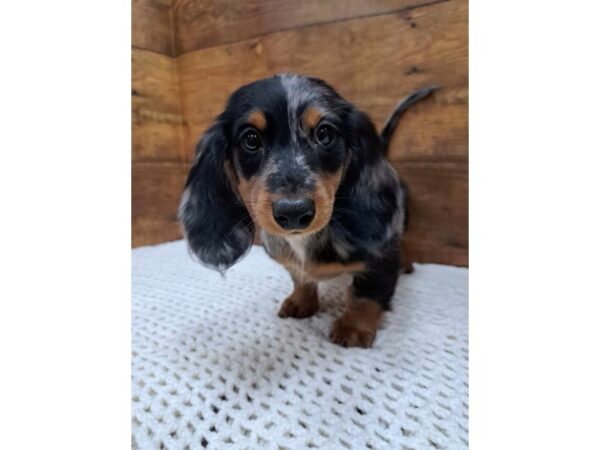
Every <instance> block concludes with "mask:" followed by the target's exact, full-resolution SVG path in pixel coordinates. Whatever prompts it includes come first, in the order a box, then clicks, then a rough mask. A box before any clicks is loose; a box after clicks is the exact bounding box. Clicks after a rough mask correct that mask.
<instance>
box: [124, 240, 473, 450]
mask: <svg viewBox="0 0 600 450" xmlns="http://www.w3.org/2000/svg"><path fill="white" fill-rule="evenodd" d="M467 283H468V270H467V269H461V268H455V267H449V266H440V265H432V264H427V265H416V266H415V272H414V273H413V274H411V275H405V276H402V277H401V278H400V281H399V283H398V287H397V290H396V294H395V297H394V300H393V303H392V307H393V311H392V312H390V313H386V316H385V319H384V323H383V326H382V328H381V330H380V331H379V333H378V335H377V338H376V340H375V345H374V347H373V348H371V349H358V348H350V349H346V348H342V347H339V346H337V345H334V344H332V343H330V342H329V340H328V334H329V327H330V325H331V322H332V320H333V319H334V318H336V317H337V316H339V315H340V314H341V313H342V309H343V287H341V286H339V285H335V284H331V283H329V285H325V286H320V298H321V310H320V312H319V313H318V314H317V315H315V316H314V317H311V318H309V319H303V320H297V319H280V318H278V317H277V310H278V305H279V304H280V303H281V301H282V300H283V299H284V298H285V297H286V296H287V295H288V294H289V293H290V292H291V290H292V283H291V280H290V278H289V276H288V274H287V272H286V271H285V270H284V269H283V268H282V267H280V266H279V265H278V264H277V263H275V262H274V261H272V260H271V259H270V258H269V257H268V256H267V255H266V254H265V253H264V251H263V250H262V249H261V248H259V247H254V248H253V249H252V251H251V252H250V254H249V255H248V256H247V257H246V258H245V259H244V260H243V261H242V262H241V263H239V264H237V265H236V266H234V267H233V268H231V269H230V270H229V271H228V272H227V274H226V276H225V277H223V276H221V275H219V274H218V273H217V272H214V271H211V270H209V269H205V268H203V267H202V266H200V265H199V264H197V263H195V262H193V261H192V260H191V259H190V257H189V255H188V253H187V250H186V247H185V244H184V243H183V242H182V241H178V242H173V243H168V244H163V245H159V246H155V247H146V248H139V249H136V250H134V251H133V256H132V291H133V295H132V297H133V310H132V327H133V328H132V336H133V337H132V339H133V342H132V346H133V347H132V349H133V357H132V377H133V380H132V415H133V425H132V430H133V436H132V445H133V447H134V448H139V449H158V448H165V449H171V450H173V449H190V450H191V449H204V448H206V449H217V450H227V449H273V450H282V449H289V450H296V449H313V448H314V449H342V450H345V449H393V450H423V449H433V450H436V449H438V450H439V449H466V448H467V447H468V428H467V427H468V343H467V341H468V326H467V318H468V304H467ZM321 288H322V289H321Z"/></svg>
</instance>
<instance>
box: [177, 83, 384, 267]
mask: <svg viewBox="0 0 600 450" xmlns="http://www.w3.org/2000/svg"><path fill="white" fill-rule="evenodd" d="M361 128H362V129H361ZM357 135H359V136H360V137H358V138H357ZM365 139H366V140H367V141H368V142H370V143H371V144H372V145H373V146H377V145H378V137H377V135H376V133H375V129H374V127H373V126H372V124H371V122H370V121H369V120H368V118H366V116H365V115H364V114H362V113H359V112H358V111H357V110H356V109H355V108H354V107H353V106H352V105H351V104H350V103H348V102H346V101H345V100H343V99H342V98H341V97H340V96H339V95H338V94H337V93H336V92H335V91H334V90H333V89H332V88H331V87H329V86H328V85H327V84H325V83H324V82H322V81H321V80H318V79H314V78H307V77H302V76H297V75H279V76H275V77H273V78H269V79H265V80H260V81H257V82H254V83H252V84H250V85H247V86H244V87H242V88H240V89H238V90H237V91H236V92H234V93H233V94H232V96H231V97H230V98H229V101H228V103H227V106H226V109H225V111H224V112H223V113H221V114H220V115H219V117H218V118H217V120H216V123H215V124H214V125H213V126H212V127H211V128H210V129H209V130H208V131H207V132H206V134H205V135H204V136H203V137H202V139H201V140H200V143H199V144H198V148H197V154H196V160H195V162H194V165H193V167H192V169H191V171H190V174H189V177H188V180H187V184H186V190H185V192H184V195H183V199H182V203H181V208H180V217H181V220H182V223H183V226H184V231H185V235H186V238H187V240H188V243H189V245H190V249H191V250H192V252H193V253H194V254H195V255H196V256H197V257H198V258H199V259H200V260H201V261H202V262H203V263H205V264H207V265H209V266H211V267H214V268H217V269H220V270H223V269H225V268H227V267H229V266H231V265H232V264H234V263H235V262H236V261H237V260H238V259H239V258H240V257H241V256H243V255H244V253H245V252H246V251H247V250H248V249H249V247H250V246H251V244H252V241H253V237H254V232H255V225H258V226H259V227H261V228H263V229H264V230H265V231H266V232H267V233H270V234H274V235H279V236H283V237H291V236H303V235H309V234H312V233H315V232H317V231H319V230H321V229H323V228H324V227H325V226H327V224H328V223H329V221H330V219H331V215H332V211H333V205H334V201H335V196H336V192H337V190H338V187H339V184H340V181H341V180H342V177H343V174H344V171H345V168H346V166H347V163H348V159H349V155H350V154H351V153H352V151H353V150H352V149H353V147H356V146H357V145H358V141H360V142H362V143H363V144H364V143H365ZM368 142H367V144H368ZM374 150H375V149H374Z"/></svg>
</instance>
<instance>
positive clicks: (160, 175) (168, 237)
mask: <svg viewBox="0 0 600 450" xmlns="http://www.w3.org/2000/svg"><path fill="white" fill-rule="evenodd" d="M186 176H187V167H184V166H183V165H182V164H170V163H134V164H133V166H132V191H131V194H132V198H131V205H132V208H131V219H132V223H131V228H132V246H133V247H137V246H140V245H150V244H157V243H160V242H166V241H172V240H175V239H180V238H181V236H182V234H181V229H180V225H179V222H178V220H177V208H178V206H179V199H180V196H181V193H182V192H183V186H184V184H185V179H186Z"/></svg>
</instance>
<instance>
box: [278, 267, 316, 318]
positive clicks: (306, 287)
mask: <svg viewBox="0 0 600 450" xmlns="http://www.w3.org/2000/svg"><path fill="white" fill-rule="evenodd" d="M292 280H293V281H294V292H292V293H291V294H290V296H289V297H288V298H286V299H285V301H284V302H283V304H282V305H281V308H280V309H279V313H278V315H279V317H295V318H297V319H303V318H305V317H310V316H312V315H313V314H315V313H316V312H317V311H318V310H319V296H318V293H317V283H314V282H306V281H303V280H300V279H298V278H297V277H296V276H294V275H293V274H292Z"/></svg>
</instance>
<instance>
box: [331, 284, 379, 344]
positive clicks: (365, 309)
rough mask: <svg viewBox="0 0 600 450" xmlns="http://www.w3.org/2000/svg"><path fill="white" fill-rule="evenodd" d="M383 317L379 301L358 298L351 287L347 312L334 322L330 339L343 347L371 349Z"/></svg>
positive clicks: (347, 301)
mask: <svg viewBox="0 0 600 450" xmlns="http://www.w3.org/2000/svg"><path fill="white" fill-rule="evenodd" d="M382 316H383V308H382V307H381V305H380V304H379V303H378V302H377V301H375V300H371V299H369V298H364V297H356V296H355V295H354V289H353V287H352V286H350V287H349V288H348V291H347V293H346V310H345V311H344V313H343V314H342V315H341V316H340V317H339V318H338V319H336V320H335V321H334V322H333V326H332V327H331V333H330V335H329V337H330V338H331V340H332V341H333V342H334V343H335V344H339V345H341V346H342V347H364V348H368V347H371V346H372V345H373V341H374V340H375V336H376V335H377V329H378V328H379V323H380V322H381V317H382Z"/></svg>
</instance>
